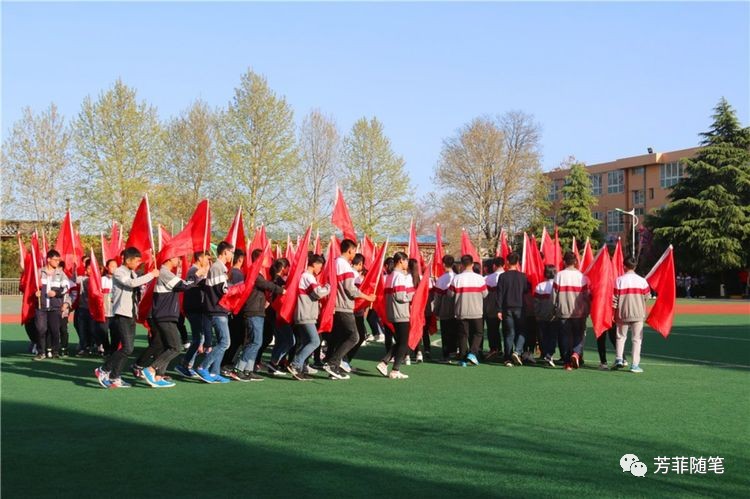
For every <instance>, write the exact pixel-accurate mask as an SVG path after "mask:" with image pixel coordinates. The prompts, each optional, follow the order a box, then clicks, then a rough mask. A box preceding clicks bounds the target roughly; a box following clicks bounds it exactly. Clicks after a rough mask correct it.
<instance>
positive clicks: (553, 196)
mask: <svg viewBox="0 0 750 499" xmlns="http://www.w3.org/2000/svg"><path fill="white" fill-rule="evenodd" d="M547 199H548V200H549V201H557V182H556V181H554V180H553V181H552V182H551V183H550V184H549V195H548V196H547Z"/></svg>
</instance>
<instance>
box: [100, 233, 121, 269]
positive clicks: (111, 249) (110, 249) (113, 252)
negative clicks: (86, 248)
mask: <svg viewBox="0 0 750 499" xmlns="http://www.w3.org/2000/svg"><path fill="white" fill-rule="evenodd" d="M101 239H102V265H106V264H107V260H111V259H113V258H114V259H115V260H117V264H118V265H120V264H121V263H122V259H121V258H120V253H122V250H124V249H125V247H124V246H123V244H122V233H121V231H120V226H119V225H118V224H117V222H112V230H111V231H110V235H109V241H107V239H106V238H105V237H104V233H102V234H101Z"/></svg>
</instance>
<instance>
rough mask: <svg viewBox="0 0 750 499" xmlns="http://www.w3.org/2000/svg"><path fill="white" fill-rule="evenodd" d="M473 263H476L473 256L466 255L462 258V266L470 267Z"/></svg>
mask: <svg viewBox="0 0 750 499" xmlns="http://www.w3.org/2000/svg"><path fill="white" fill-rule="evenodd" d="M472 263H474V259H473V258H472V257H471V255H464V256H462V257H461V265H462V266H464V267H469V266H471V264H472Z"/></svg>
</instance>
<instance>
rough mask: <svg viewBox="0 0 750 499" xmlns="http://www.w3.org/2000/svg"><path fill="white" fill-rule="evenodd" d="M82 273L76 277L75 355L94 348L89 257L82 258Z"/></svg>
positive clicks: (89, 351) (89, 352)
mask: <svg viewBox="0 0 750 499" xmlns="http://www.w3.org/2000/svg"><path fill="white" fill-rule="evenodd" d="M83 269H84V275H82V276H78V277H76V284H77V285H78V307H77V308H76V313H75V322H76V324H77V325H78V328H77V332H78V353H76V356H77V357H81V356H83V355H92V354H93V353H94V349H95V348H96V340H95V337H94V331H95V329H94V328H95V327H96V325H95V323H94V320H93V319H92V318H91V311H90V310H89V276H90V274H91V259H90V258H88V257H87V258H84V259H83Z"/></svg>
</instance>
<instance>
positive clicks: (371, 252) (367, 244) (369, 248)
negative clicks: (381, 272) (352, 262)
mask: <svg viewBox="0 0 750 499" xmlns="http://www.w3.org/2000/svg"><path fill="white" fill-rule="evenodd" d="M376 253H377V251H376V249H375V243H373V242H372V239H370V238H369V237H367V234H365V236H364V238H362V255H363V256H364V257H365V268H366V269H367V270H370V269H371V268H372V265H373V263H375V261H376V260H377V255H376Z"/></svg>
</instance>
